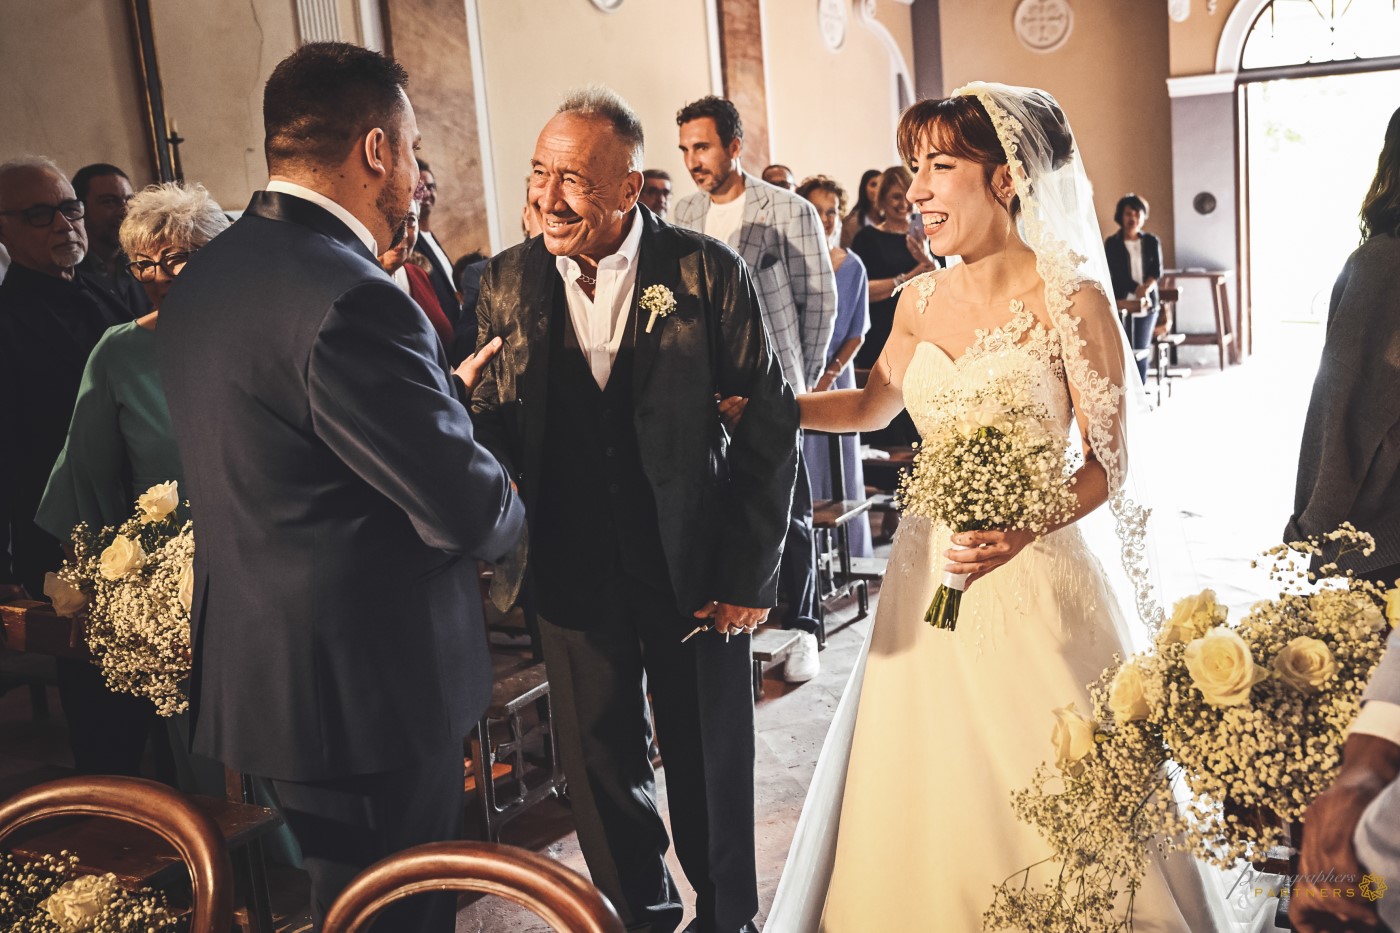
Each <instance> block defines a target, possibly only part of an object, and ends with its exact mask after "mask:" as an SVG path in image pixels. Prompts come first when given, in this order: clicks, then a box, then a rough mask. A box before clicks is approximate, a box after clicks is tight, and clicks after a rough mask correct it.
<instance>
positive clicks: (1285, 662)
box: [1274, 635, 1337, 693]
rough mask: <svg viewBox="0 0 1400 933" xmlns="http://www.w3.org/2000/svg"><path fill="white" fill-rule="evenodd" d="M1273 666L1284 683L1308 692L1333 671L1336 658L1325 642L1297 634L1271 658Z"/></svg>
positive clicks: (1327, 678) (1321, 682)
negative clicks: (1276, 655)
mask: <svg viewBox="0 0 1400 933" xmlns="http://www.w3.org/2000/svg"><path fill="white" fill-rule="evenodd" d="M1274 670H1275V671H1276V672H1277V673H1278V676H1279V679H1280V680H1282V681H1283V682H1284V683H1286V684H1288V686H1290V687H1292V688H1293V689H1295V690H1299V691H1302V692H1303V693H1312V692H1313V691H1315V690H1316V689H1317V688H1319V687H1321V686H1322V685H1323V684H1325V683H1327V681H1329V680H1331V679H1332V678H1333V677H1335V676H1336V675H1337V659H1336V658H1334V657H1333V656H1332V649H1331V648H1329V647H1327V643H1326V642H1324V641H1319V640H1318V639H1316V638H1309V637H1307V636H1306V635H1299V636H1298V637H1297V638H1295V639H1293V640H1292V641H1290V642H1289V643H1288V644H1287V645H1284V647H1283V650H1282V651H1280V652H1279V653H1278V657H1276V658H1274Z"/></svg>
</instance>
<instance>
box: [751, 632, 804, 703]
mask: <svg viewBox="0 0 1400 933" xmlns="http://www.w3.org/2000/svg"><path fill="white" fill-rule="evenodd" d="M801 634H802V633H801V632H799V631H798V630H797V629H781V628H770V627H768V626H762V627H760V628H759V630H758V631H756V632H754V633H753V635H752V636H751V638H750V644H751V646H752V650H753V696H754V699H755V700H757V699H759V698H760V697H762V696H763V665H765V664H770V665H776V664H779V663H781V662H783V661H786V660H787V656H788V655H790V654H792V649H793V646H795V645H796V644H797V639H798V637H799V636H800V635H801Z"/></svg>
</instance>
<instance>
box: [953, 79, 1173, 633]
mask: <svg viewBox="0 0 1400 933" xmlns="http://www.w3.org/2000/svg"><path fill="white" fill-rule="evenodd" d="M953 95H954V96H971V97H975V98H976V99H977V100H978V101H979V102H980V103H981V104H982V106H983V107H984V108H985V109H986V111H987V114H988V115H989V116H990V117H991V120H992V124H993V126H994V127H995V128H996V132H997V137H998V138H999V139H1000V141H1001V145H1002V148H1003V150H1004V151H1005V154H1006V159H1007V164H1008V167H1009V168H1010V170H1011V177H1012V179H1013V182H1014V184H1015V189H1016V194H1017V195H1018V196H1019V198H1020V204H1021V211H1020V215H1019V218H1018V227H1019V231H1020V234H1021V237H1022V239H1023V240H1025V242H1026V243H1027V245H1029V246H1030V248H1031V249H1032V250H1033V251H1034V252H1035V256H1036V270H1037V271H1038V272H1039V274H1040V277H1041V278H1042V279H1043V280H1044V281H1045V304H1046V307H1047V309H1048V310H1049V313H1050V319H1051V322H1052V324H1053V327H1054V330H1055V332H1056V334H1057V336H1058V337H1059V341H1060V344H1061V349H1062V353H1063V357H1064V365H1065V376H1066V378H1067V380H1068V381H1069V384H1070V387H1071V389H1072V390H1073V392H1074V395H1075V399H1074V402H1075V405H1076V407H1077V408H1078V415H1079V421H1080V422H1081V424H1082V427H1083V432H1084V434H1085V435H1086V436H1085V437H1084V440H1085V441H1086V442H1087V447H1088V448H1089V449H1090V450H1092V451H1093V454H1094V456H1095V457H1096V458H1097V459H1098V461H1099V462H1100V463H1101V464H1102V465H1103V468H1104V470H1105V472H1106V474H1107V476H1108V489H1109V499H1108V508H1109V513H1110V514H1111V519H1112V525H1113V527H1112V529H1111V530H1109V529H1105V528H1103V527H1102V525H1103V519H1102V518H1098V513H1096V515H1093V516H1089V518H1087V519H1085V520H1084V521H1083V522H1081V523H1080V524H1081V526H1083V528H1084V531H1085V533H1086V535H1088V536H1089V538H1090V541H1091V543H1094V544H1100V543H1102V546H1103V547H1107V548H1111V547H1112V543H1111V542H1112V537H1111V536H1112V535H1113V534H1114V533H1116V536H1117V543H1118V545H1120V546H1121V548H1122V569H1123V572H1124V573H1125V574H1126V577H1127V579H1126V581H1123V580H1121V579H1120V580H1119V581H1118V582H1119V583H1120V586H1121V584H1123V583H1124V582H1126V585H1127V588H1128V589H1129V590H1130V591H1131V593H1132V596H1133V601H1134V603H1135V605H1136V608H1137V614H1138V615H1139V617H1141V618H1142V620H1143V621H1144V622H1145V623H1147V625H1148V627H1149V629H1155V628H1156V627H1157V625H1158V624H1159V623H1160V621H1161V619H1162V615H1163V614H1162V609H1161V605H1160V603H1159V602H1158V601H1157V598H1156V595H1155V587H1154V583H1153V579H1152V574H1151V573H1150V572H1149V566H1150V561H1149V559H1148V555H1149V547H1148V539H1147V519H1148V515H1149V510H1148V508H1147V507H1146V506H1145V505H1144V501H1145V497H1144V491H1145V490H1144V486H1145V485H1146V484H1145V483H1144V481H1143V479H1142V474H1143V472H1144V467H1145V466H1146V464H1145V463H1142V464H1138V463H1135V462H1134V461H1132V460H1130V459H1129V456H1128V453H1129V450H1130V449H1131V450H1132V451H1134V453H1135V454H1139V455H1140V454H1141V452H1142V451H1143V450H1144V449H1145V445H1144V444H1143V443H1140V440H1141V438H1140V437H1139V435H1140V433H1141V427H1142V420H1143V419H1142V415H1143V414H1145V413H1146V403H1145V395H1144V392H1143V387H1142V380H1141V378H1140V377H1139V375H1138V371H1137V366H1136V364H1135V362H1134V358H1133V353H1132V350H1131V349H1130V348H1129V346H1128V341H1127V337H1126V335H1125V333H1124V330H1123V327H1122V324H1121V323H1120V321H1119V319H1118V314H1117V310H1116V306H1115V303H1114V300H1113V297H1112V296H1113V287H1112V283H1111V279H1110V278H1109V273H1108V261H1107V258H1106V257H1105V254H1104V249H1103V240H1102V238H1101V237H1100V233H1099V223H1098V216H1097V214H1096V213H1095V211H1094V199H1093V189H1092V187H1091V186H1090V184H1089V177H1088V175H1087V174H1086V173H1085V170H1084V163H1083V160H1082V159H1081V157H1080V152H1079V148H1078V145H1077V143H1076V141H1075V138H1074V134H1073V133H1072V132H1071V130H1070V126H1069V121H1068V120H1067V119H1066V117H1065V115H1064V111H1063V110H1061V109H1060V106H1059V104H1058V103H1056V101H1055V99H1054V98H1053V97H1051V96H1050V95H1049V94H1047V93H1046V92H1045V91H1041V90H1037V89H1034V88H1023V87H1009V86H1007V85H1003V84H987V83H982V82H977V83H973V84H968V85H966V86H964V87H961V88H959V89H958V90H956V91H954V92H953ZM1135 438H1136V439H1135ZM1106 517H1107V516H1105V518H1106ZM1096 518H1097V519H1098V520H1097V521H1096ZM1096 524H1097V525H1098V526H1099V528H1098V531H1097V533H1096V529H1095V525H1096ZM1101 553H1103V552H1102V551H1101ZM1113 576H1115V577H1116V576H1118V574H1113ZM1124 634H1125V636H1126V635H1127V634H1128V633H1124ZM1140 640H1141V636H1140V635H1139V636H1138V637H1137V638H1131V639H1128V641H1129V643H1132V642H1138V641H1140Z"/></svg>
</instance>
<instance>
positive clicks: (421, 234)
mask: <svg viewBox="0 0 1400 933" xmlns="http://www.w3.org/2000/svg"><path fill="white" fill-rule="evenodd" d="M418 241H419V242H420V243H423V244H424V245H425V246H427V247H428V249H429V250H430V251H431V252H432V254H433V258H434V259H436V260H437V261H438V262H439V263H441V264H442V272H443V274H444V275H446V276H447V277H448V278H451V277H452V260H450V259H448V258H447V254H446V253H444V252H443V251H442V245H441V244H440V243H438V241H437V237H435V236H433V232H432V231H431V230H419V231H418Z"/></svg>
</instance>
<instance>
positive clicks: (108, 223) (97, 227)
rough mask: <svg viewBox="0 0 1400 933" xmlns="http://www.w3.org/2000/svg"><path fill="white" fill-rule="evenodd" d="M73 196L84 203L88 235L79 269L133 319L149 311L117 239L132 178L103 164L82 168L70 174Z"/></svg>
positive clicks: (129, 195)
mask: <svg viewBox="0 0 1400 933" xmlns="http://www.w3.org/2000/svg"><path fill="white" fill-rule="evenodd" d="M73 194H74V195H75V196H76V197H77V199H78V200H79V201H82V202H83V210H84V213H83V226H84V227H85V228H86V229H87V236H88V251H87V255H86V256H84V257H83V261H82V262H81V263H80V264H79V266H78V268H80V269H82V270H83V271H84V272H86V273H88V275H89V276H91V279H92V282H93V284H95V285H97V286H98V287H100V288H101V289H102V290H103V291H105V292H106V293H107V294H108V295H109V296H110V297H112V298H115V299H116V300H117V301H119V302H120V303H121V304H122V305H123V306H124V307H125V308H126V309H127V311H129V312H131V316H132V317H133V318H136V317H140V316H141V315H143V314H145V313H146V312H147V311H149V310H151V303H150V301H149V300H148V299H147V298H146V293H145V291H144V290H143V289H142V288H141V286H140V285H139V284H137V282H136V280H135V279H134V278H132V277H131V273H130V272H129V271H127V268H126V264H127V261H128V257H127V255H126V253H124V252H122V246H121V241H120V237H119V232H120V230H121V226H122V220H124V219H125V218H126V205H127V202H128V201H130V200H131V196H132V188H131V179H129V178H127V176H126V172H123V171H122V170H121V169H119V168H117V167H116V166H115V165H108V164H107V163H106V162H96V163H94V164H92V165H84V166H83V167H82V168H80V169H78V170H77V171H76V172H74V173H73Z"/></svg>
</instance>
